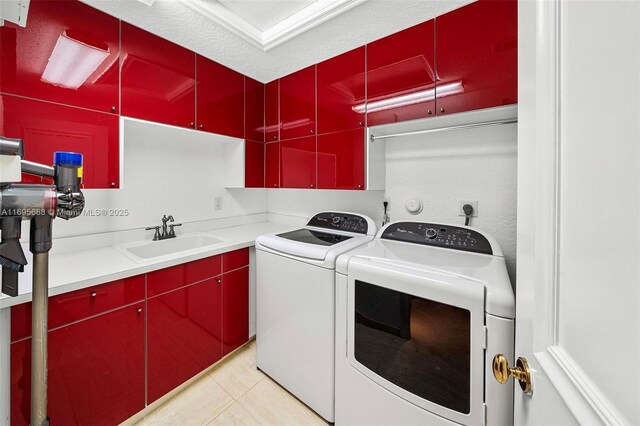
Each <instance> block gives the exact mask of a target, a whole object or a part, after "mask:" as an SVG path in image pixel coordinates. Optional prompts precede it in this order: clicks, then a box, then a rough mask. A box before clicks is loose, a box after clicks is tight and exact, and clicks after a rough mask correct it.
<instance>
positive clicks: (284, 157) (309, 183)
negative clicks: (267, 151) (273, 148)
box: [280, 136, 316, 189]
mask: <svg viewBox="0 0 640 426" xmlns="http://www.w3.org/2000/svg"><path fill="white" fill-rule="evenodd" d="M280 185H281V186H282V188H306V189H311V188H315V187H316V137H315V136H307V137H305V138H298V139H289V140H285V141H282V142H280Z"/></svg>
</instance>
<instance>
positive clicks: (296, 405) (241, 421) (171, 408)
mask: <svg viewBox="0 0 640 426" xmlns="http://www.w3.org/2000/svg"><path fill="white" fill-rule="evenodd" d="M326 424H327V422H325V421H324V420H323V419H322V418H321V417H319V416H318V415H317V414H316V413H314V412H313V411H311V410H310V409H309V408H308V407H307V406H306V405H304V404H303V403H301V402H300V401H298V400H297V399H296V398H295V397H293V396H292V395H291V394H290V393H289V392H287V391H286V390H285V389H283V388H282V387H281V386H280V385H278V384H277V383H276V382H274V381H273V380H271V379H270V378H269V377H267V376H265V375H264V374H263V373H262V372H260V371H258V370H257V369H256V342H255V340H254V341H253V342H251V343H249V344H248V345H246V346H245V347H244V348H242V349H240V350H239V351H238V352H236V353H235V354H233V355H232V356H231V357H230V358H229V359H227V360H225V361H224V362H222V363H221V364H220V365H219V366H217V367H216V368H215V369H213V370H212V371H210V372H209V373H208V374H206V375H205V376H203V377H202V378H200V379H199V380H198V381H196V382H195V383H193V384H192V385H191V386H189V387H188V388H186V389H185V390H183V391H182V392H180V393H179V394H178V395H176V396H174V397H173V398H171V399H170V400H169V401H167V402H166V403H164V404H163V405H162V406H160V407H158V409H156V410H155V411H153V412H151V413H150V414H148V415H147V416H146V417H145V418H144V419H143V420H141V421H140V422H138V423H137V425H136V426H138V425H139V426H151V425H179V426H191V425H193V426H195V425H326Z"/></svg>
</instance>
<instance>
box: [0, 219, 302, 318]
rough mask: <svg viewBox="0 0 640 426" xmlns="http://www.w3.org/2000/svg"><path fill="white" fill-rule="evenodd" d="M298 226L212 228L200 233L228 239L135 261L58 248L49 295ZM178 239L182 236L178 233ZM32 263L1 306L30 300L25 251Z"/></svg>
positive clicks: (102, 250)
mask: <svg viewBox="0 0 640 426" xmlns="http://www.w3.org/2000/svg"><path fill="white" fill-rule="evenodd" d="M293 228H296V226H295V225H286V224H282V223H275V222H259V223H250V224H245V225H240V226H233V227H227V228H219V229H213V230H210V231H203V232H200V233H202V234H207V235H211V236H213V237H217V238H220V239H222V240H226V241H225V242H224V243H223V244H219V245H216V246H211V247H208V248H207V247H203V248H201V249H196V250H189V251H188V252H178V253H174V254H171V255H167V256H162V257H158V258H153V259H150V260H147V261H143V262H136V261H134V260H132V259H131V258H129V257H128V256H126V255H124V254H123V253H122V252H121V251H119V250H117V249H116V248H114V247H113V246H106V247H95V248H89V249H86V248H85V249H80V250H75V251H73V250H71V251H69V250H66V251H65V250H58V251H56V250H55V247H56V241H55V240H54V243H53V245H54V248H53V249H52V250H51V252H50V254H49V296H54V295H56V294H62V293H67V292H70V291H74V290H78V289H82V288H86V287H90V286H94V285H97V284H103V283H107V282H110V281H115V280H119V279H122V278H127V277H131V276H135V275H140V274H144V273H147V272H150V271H155V270H158V269H163V268H168V267H170V266H174V265H178V264H181V263H185V262H191V261H194V260H198V259H203V258H205V257H209V256H214V255H216V254H220V253H225V252H228V251H232V250H237V249H240V248H244V247H251V246H253V245H254V242H255V239H256V237H258V236H260V235H262V234H268V233H271V232H281V231H287V230H290V229H293ZM178 238H179V236H178ZM25 254H26V255H27V260H28V261H29V265H27V267H26V268H25V272H23V273H21V274H20V276H19V280H20V295H19V296H17V297H9V296H5V295H1V296H0V309H2V308H6V307H9V306H13V305H19V304H21V303H25V302H29V301H31V277H32V275H31V265H32V259H31V253H29V252H28V250H25Z"/></svg>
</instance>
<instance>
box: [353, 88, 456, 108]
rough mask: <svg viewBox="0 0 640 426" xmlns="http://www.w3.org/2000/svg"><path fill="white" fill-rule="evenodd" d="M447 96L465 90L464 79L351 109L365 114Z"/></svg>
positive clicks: (355, 106)
mask: <svg viewBox="0 0 640 426" xmlns="http://www.w3.org/2000/svg"><path fill="white" fill-rule="evenodd" d="M436 92H437V93H438V97H439V98H440V97H445V96H449V95H455V94H456V93H462V92H464V87H463V86H462V81H461V80H459V81H454V82H453V83H446V84H438V86H437V87H436V88H432V89H426V90H419V91H417V92H413V93H407V94H404V95H398V96H393V97H390V98H387V99H380V100H378V101H371V102H368V103H362V104H358V105H354V106H353V107H351V109H352V110H353V111H354V112H357V113H358V114H364V113H365V111H366V112H377V111H385V110H388V109H393V108H400V107H404V106H409V105H414V104H419V103H422V102H427V101H432V100H434V99H435V97H436Z"/></svg>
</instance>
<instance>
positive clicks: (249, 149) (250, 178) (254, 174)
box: [244, 140, 264, 188]
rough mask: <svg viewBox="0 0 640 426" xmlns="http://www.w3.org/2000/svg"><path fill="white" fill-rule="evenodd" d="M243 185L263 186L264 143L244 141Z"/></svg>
mask: <svg viewBox="0 0 640 426" xmlns="http://www.w3.org/2000/svg"><path fill="white" fill-rule="evenodd" d="M244 146H245V163H244V186H245V187H246V188H264V144H263V143H262V142H254V141H250V140H246V141H245V145H244Z"/></svg>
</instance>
